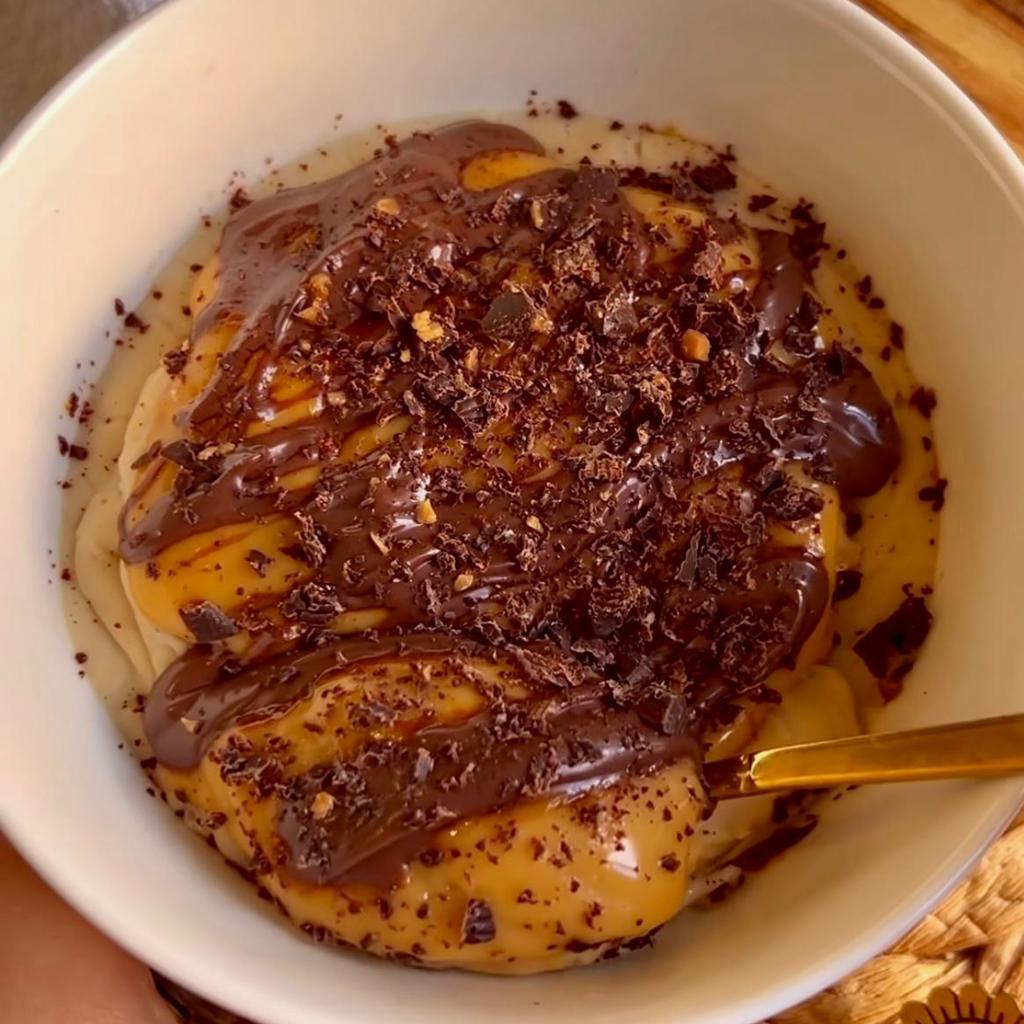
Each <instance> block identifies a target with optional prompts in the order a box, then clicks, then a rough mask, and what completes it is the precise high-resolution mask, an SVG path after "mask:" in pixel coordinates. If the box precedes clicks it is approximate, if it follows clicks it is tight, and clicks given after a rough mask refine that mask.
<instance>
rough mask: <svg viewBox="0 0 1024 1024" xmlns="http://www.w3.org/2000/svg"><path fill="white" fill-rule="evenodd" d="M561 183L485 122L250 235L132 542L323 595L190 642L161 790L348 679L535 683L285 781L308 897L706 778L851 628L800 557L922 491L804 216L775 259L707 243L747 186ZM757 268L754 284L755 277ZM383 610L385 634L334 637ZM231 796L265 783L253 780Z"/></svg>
mask: <svg viewBox="0 0 1024 1024" xmlns="http://www.w3.org/2000/svg"><path fill="white" fill-rule="evenodd" d="M509 151H514V152H517V153H519V154H521V155H522V156H521V160H522V165H523V168H524V173H523V174H522V175H521V176H518V177H515V178H514V179H512V180H508V181H506V182H504V183H502V184H500V185H498V186H496V187H488V186H487V185H486V182H485V184H484V186H483V187H477V186H475V185H474V183H473V181H471V180H470V177H471V176H470V175H469V169H470V168H472V167H473V166H477V167H479V166H480V161H481V160H484V159H486V157H487V156H488V155H489V154H497V153H507V152H509ZM541 157H542V151H541V148H540V147H539V146H538V145H537V143H536V142H535V141H534V140H533V139H531V138H530V137H529V136H528V135H526V134H524V133H523V132H521V131H519V130H518V129H515V128H511V127H507V126H503V125H498V124H488V123H484V122H467V123H462V124H457V125H453V126H451V127H449V128H446V129H443V130H440V131H437V132H434V133H430V134H416V135H413V136H412V137H410V138H408V139H406V140H404V141H402V142H400V143H393V144H391V145H389V146H388V148H387V150H386V151H385V152H383V153H382V154H380V155H379V156H377V157H375V158H374V159H373V160H371V161H369V162H368V163H366V164H364V165H362V166H360V167H357V168H356V169H355V170H353V171H350V172H348V173H346V174H343V175H341V176H339V177H337V178H334V179H331V180H329V181H326V182H323V183H320V184H315V185H311V186H309V187H305V188H299V189H294V190H291V191H288V192H283V193H280V194H278V195H276V196H273V197H271V198H269V199H266V200H263V201H260V202H256V203H252V204H251V205H248V206H246V207H245V208H244V209H242V210H240V211H239V212H238V213H237V214H236V215H235V216H234V217H233V218H232V220H231V221H230V222H229V224H228V226H227V228H226V229H225V232H224V236H223V239H222V243H221V246H220V250H219V257H218V258H219V278H218V282H217V287H216V291H215V293H214V294H213V296H212V298H211V301H209V302H208V304H207V305H206V306H205V307H204V308H203V309H202V311H201V312H200V313H199V315H198V316H197V317H196V320H195V324H194V330H193V335H192V345H193V346H194V347H195V349H197V350H198V347H199V342H200V340H201V339H202V338H203V337H204V336H208V335H209V334H210V333H211V332H217V331H220V332H230V338H231V340H230V343H229V344H228V346H227V348H226V349H225V350H224V351H223V352H221V353H220V355H219V357H218V359H217V363H216V367H215V369H213V371H212V374H211V375H210V376H209V379H208V381H207V383H206V384H205V386H204V387H203V388H202V390H201V391H200V393H199V394H198V395H197V397H196V398H195V400H194V401H193V402H192V403H191V404H190V405H189V406H188V407H186V408H183V409H181V410H180V412H179V414H178V417H177V425H178V427H179V428H180V432H181V437H180V438H179V439H177V440H175V441H173V442H170V443H167V444H164V445H162V446H156V447H155V448H154V449H153V450H151V451H150V452H149V453H147V455H146V456H145V457H144V459H143V460H141V462H140V464H139V467H138V468H139V473H140V479H139V483H138V486H137V487H136V490H135V493H134V494H133V495H132V496H131V497H130V498H129V499H128V501H127V502H126V504H125V507H124V509H123V511H122V516H121V554H122V557H123V558H124V560H125V561H126V562H127V563H128V564H129V565H135V564H143V563H146V564H150V565H152V564H153V559H154V558H155V556H157V555H158V554H159V553H160V552H162V551H164V550H166V549H167V548H168V547H170V546H171V545H174V544H177V543H179V542H181V541H183V540H186V539H188V538H191V537H196V536H199V535H200V534H202V533H204V532H206V531H210V530H212V529H214V528H217V527H223V526H230V525H233V524H243V523H258V524H261V523H266V522H268V521H271V520H275V521H276V520H278V519H280V520H281V521H282V522H284V523H287V525H288V529H289V530H291V531H292V532H293V534H294V538H295V540H294V544H292V545H291V546H290V548H289V550H288V554H289V556H290V557H292V558H294V559H295V560H296V561H297V562H298V564H299V565H301V567H302V571H301V573H300V574H299V575H298V576H297V578H296V580H295V582H294V584H293V585H291V586H290V587H289V588H287V589H286V590H285V591H283V592H281V593H278V594H272V595H269V596H268V595H267V594H265V593H264V594H260V595H252V596H251V597H249V596H246V595H245V594H244V593H243V594H240V595H239V601H238V603H237V604H236V605H235V606H232V607H230V608H221V607H218V606H216V605H212V604H210V603H209V602H203V603H201V604H198V605H196V606H194V607H189V608H187V609H183V610H182V618H183V619H184V621H185V623H186V624H187V626H188V627H189V629H190V631H191V634H192V636H193V637H194V639H195V640H196V641H197V643H196V645H195V646H193V647H192V648H191V649H190V650H189V651H188V652H187V653H186V654H185V655H184V656H183V657H182V658H181V659H180V660H179V661H178V662H177V663H175V664H174V665H172V666H171V667H170V668H169V669H168V670H167V671H166V672H165V673H164V674H163V676H162V677H161V678H160V679H159V680H158V682H157V684H156V687H155V689H154V691H153V693H152V694H151V696H150V698H149V701H148V704H147V707H146V712H145V722H146V729H147V733H148V735H149V738H150V740H151V742H152V744H153V750H154V754H155V756H156V757H157V758H158V759H159V760H160V761H161V762H163V763H164V764H166V765H168V766H171V767H175V768H185V769H187V768H190V767H192V766H194V765H196V764H197V763H198V762H199V760H200V759H201V758H202V757H203V756H204V753H206V751H208V750H209V749H210V747H211V745H212V744H213V743H214V741H215V740H216V738H217V737H218V736H219V735H221V734H222V733H223V732H224V730H225V729H226V728H228V727H229V726H230V725H231V724H232V723H233V722H237V721H239V720H246V721H251V720H253V719H254V718H258V717H259V716H261V715H264V716H266V715H274V714H278V713H280V712H281V709H283V708H287V707H288V706H289V705H292V704H294V703H295V702H296V701H298V700H300V699H303V698H304V697H306V696H308V695H309V694H310V693H311V691H312V689H313V687H314V686H315V685H317V684H318V683H319V682H320V681H321V680H323V679H325V678H327V677H328V676H329V673H330V672H331V671H332V670H333V669H335V668H337V667H338V666H340V665H344V664H348V663H351V662H353V661H360V662H372V661H373V660H374V659H380V658H385V657H392V658H393V657H395V656H398V657H409V658H415V657H423V656H428V655H429V656H431V657H445V658H456V659H457V658H459V657H462V656H467V655H472V656H473V657H491V658H495V659H498V658H500V659H502V660H503V661H508V662H510V663H514V664H515V665H517V666H519V667H520V668H521V669H522V678H523V679H524V680H525V681H526V685H527V686H528V687H529V691H530V692H529V698H528V699H527V700H525V701H523V702H521V706H517V707H515V708H514V709H513V708H512V706H511V705H506V703H504V702H503V699H502V698H501V697H500V696H499V695H493V697H492V698H489V701H488V709H487V710H486V711H485V712H483V713H481V714H478V715H476V716H474V717H473V718H471V719H469V720H467V721H465V722H462V723H460V724H457V725H446V726H443V727H441V726H431V725H430V723H423V725H422V728H420V729H419V731H418V732H416V733H415V734H413V735H410V736H409V737H407V738H406V739H407V742H405V741H403V742H398V741H394V740H389V741H388V742H387V743H386V744H382V745H381V747H380V749H369V748H364V749H361V750H360V751H359V752H358V753H357V754H356V755H354V756H353V758H352V760H351V761H346V762H344V763H335V764H331V765H324V766H320V767H318V768H317V769H315V770H314V771H313V772H310V773H308V774H306V775H304V776H302V777H301V778H299V779H297V780H296V779H291V780H289V782H288V783H287V785H284V784H282V789H281V792H280V793H279V794H278V795H279V796H280V797H281V798H282V801H283V803H282V806H283V810H282V811H281V818H280V822H279V825H280V834H281V837H282V839H283V840H284V842H285V845H286V847H287V850H288V857H289V863H290V866H291V870H292V871H293V872H294V873H295V874H296V875H297V876H299V877H301V878H303V879H305V880H307V881H314V882H316V883H318V884H323V883H325V882H343V881H353V880H362V881H372V882H373V883H374V884H383V880H384V878H385V876H391V875H392V874H393V872H394V871H395V870H396V868H397V866H400V865H401V863H402V862H403V861H405V860H407V859H408V858H409V857H411V856H415V855H418V854H419V853H420V852H422V850H423V849H424V848H425V845H426V840H425V837H429V835H430V834H431V833H432V831H433V830H436V829H438V828H440V827H443V826H445V825H449V824H450V823H451V822H452V821H453V820H458V819H459V818H463V817H467V816H471V815H474V814H480V813H485V812H487V811H490V810H494V809H497V808H500V807H502V806H504V805H507V804H510V803H514V802H517V801H521V800H525V799H536V798H541V797H547V798H552V799H569V798H571V797H572V796H574V795H576V794H577V793H579V792H583V791H585V790H586V789H588V788H592V787H594V786H600V785H604V784H607V783H608V782H609V781H610V780H614V779H616V778H621V777H622V776H623V775H629V774H639V773H644V772H648V771H650V770H652V769H653V768H655V767H658V766H660V765H664V764H665V763H668V762H670V761H672V760H674V759H677V758H679V757H682V756H684V755H690V756H695V755H696V751H697V750H698V749H699V744H698V743H697V742H696V741H697V740H698V739H699V737H700V736H701V735H702V733H704V732H706V730H708V729H709V728H711V727H712V726H714V725H715V724H717V723H721V722H722V721H724V720H727V719H728V718H729V716H730V715H731V714H734V713H735V709H736V707H737V701H739V700H741V699H744V700H758V699H763V700H770V699H772V693H771V691H770V690H769V689H768V688H767V687H766V686H765V681H766V680H767V679H768V677H769V675H770V674H771V672H772V671H774V670H775V669H777V668H779V667H782V666H787V665H792V664H793V663H794V661H795V659H796V657H797V655H798V654H799V652H800V650H801V648H802V647H803V646H804V644H805V642H806V641H807V640H808V638H809V637H810V636H811V635H812V633H813V632H814V630H815V628H816V627H817V626H818V624H819V622H820V621H821V619H822V615H823V613H824V611H825V609H826V608H827V606H828V603H829V600H830V596H831V586H832V584H831V581H830V579H829V575H828V572H827V570H826V568H825V566H824V564H823V562H822V560H821V558H820V552H819V551H817V550H816V549H815V546H814V544H813V543H808V542H806V537H807V536H808V535H809V534H808V532H807V531H806V530H805V531H804V533H803V534H802V536H803V537H804V541H803V542H798V541H797V540H794V536H795V535H796V532H797V529H798V527H799V526H800V525H801V524H805V525H806V524H807V523H811V524H813V522H814V520H815V517H816V516H818V515H819V514H820V512H821V510H822V507H823V504H824V503H825V501H826V500H827V496H828V495H829V494H834V495H836V496H837V500H839V501H840V502H846V501H848V500H849V499H852V498H856V497H862V496H866V495H869V494H872V493H874V492H875V491H877V490H878V489H879V488H880V487H881V486H882V485H883V484H884V483H885V481H886V480H887V479H888V478H889V476H890V475H891V473H892V472H893V470H894V469H895V467H896V466H897V464H898V462H899V453H900V438H899V435H898V432H897V429H896V425H895V422H894V420H893V416H892V410H891V409H890V407H889V405H888V403H887V402H886V400H885V398H884V397H883V396H882V394H881V392H880V391H879V389H878V387H877V386H876V384H875V382H874V380H873V379H872V377H871V375H870V374H869V373H868V372H867V370H866V369H865V368H864V366H863V365H862V364H861V363H860V362H859V361H858V360H857V359H856V358H855V357H854V356H853V355H852V353H850V352H848V351H846V350H844V349H842V348H841V347H839V346H836V345H832V346H830V345H827V344H826V343H824V342H823V341H822V339H821V337H820V336H819V334H818V331H817V324H818V321H819V319H820V317H821V315H822V310H821V308H820V306H819V304H818V303H817V301H816V300H815V298H814V296H813V295H812V293H811V292H810V291H809V290H808V285H809V271H810V269H811V268H812V267H813V264H814V261H815V259H816V258H817V256H816V253H817V251H818V250H819V248H820V245H821V231H820V225H816V224H815V223H814V221H813V219H812V218H810V217H809V216H808V214H807V213H806V211H804V212H803V213H802V214H801V215H800V216H798V217H797V218H796V219H795V221H794V230H793V232H791V233H787V232H781V231H770V232H753V231H751V230H750V229H747V228H745V227H744V226H743V225H741V224H739V223H736V222H733V221H728V220H723V219H722V218H721V217H719V216H718V215H717V214H716V212H715V209H714V207H713V205H712V203H711V202H710V198H709V193H708V182H709V181H712V182H713V181H715V180H716V179H717V178H719V177H721V175H715V174H706V173H705V174H694V173H692V169H690V170H688V169H686V168H680V169H679V170H678V171H677V172H675V173H673V174H671V175H659V176H650V175H645V174H643V172H640V171H638V170H636V169H622V168H608V167H597V166H592V165H588V164H583V165H581V166H579V167H576V168H564V167H554V166H548V165H547V164H546V163H545V162H544V161H543V160H541ZM531 161H532V162H531ZM698 170H706V169H698ZM638 196H639V197H640V198H639V199H638V198H637V197H638ZM660 197H666V198H669V197H670V198H671V200H672V202H673V203H674V204H680V203H681V204H684V206H685V208H686V209H687V210H689V211H690V214H689V216H688V218H687V219H686V220H685V223H684V224H683V227H682V228H681V229H678V230H677V228H676V227H674V226H673V225H672V224H666V223H665V220H664V218H663V217H662V218H660V219H659V218H658V217H652V216H650V215H649V214H645V213H644V212H643V211H644V209H645V208H646V207H645V203H646V204H647V206H649V205H650V203H651V202H655V203H656V202H657V201H658V199H659V198H660ZM641 200H643V201H641ZM675 208H676V207H675V206H673V209H675ZM680 230H683V231H684V233H685V239H684V241H683V242H682V243H680V241H679V238H678V235H679V231H680ZM740 237H744V238H746V239H747V240H748V241H749V245H750V248H751V251H754V252H756V253H758V254H759V261H755V260H752V259H751V258H750V257H749V256H747V257H744V256H743V252H742V251H741V252H740V255H739V257H736V255H735V251H736V247H735V244H734V243H735V242H736V240H737V238H740ZM192 355H193V353H192V352H189V351H186V352H185V353H183V354H182V355H181V356H179V357H176V358H174V359H172V360H170V361H169V362H168V366H167V369H168V372H170V373H172V374H179V373H181V372H183V370H184V367H185V366H186V365H187V363H188V360H189V359H190V358H192ZM284 379H287V380H288V382H289V385H290V386H289V390H288V398H287V402H286V401H285V400H284V399H282V397H281V391H280V389H279V388H277V385H278V384H280V382H281V381H282V380H284ZM289 403H290V405H289ZM297 403H299V404H301V403H304V404H302V408H303V409H304V414H303V415H301V416H298V417H295V418H289V417H288V416H285V415H282V414H283V413H284V412H287V410H288V409H289V408H290V407H292V406H295V405H296V404H297ZM368 429H369V430H372V434H373V437H374V439H375V440H374V443H373V444H372V445H360V444H354V443H353V441H352V439H353V438H356V437H359V436H365V435H366V434H367V432H368ZM158 480H163V481H168V480H169V481H170V483H169V484H168V485H167V486H165V487H164V488H163V490H162V491H161V490H159V489H157V488H156V486H155V485H156V482H157V481H158ZM810 534H813V529H812V530H811V531H810ZM274 557H275V555H274V553H272V552H264V551H261V550H253V551H252V552H250V564H251V565H252V566H253V568H254V569H256V570H257V571H260V570H261V569H262V568H264V567H265V566H266V565H268V564H269V563H270V561H271V560H272V559H273V558H274ZM154 571H156V570H155V569H154ZM359 610H377V611H378V612H379V613H380V618H379V621H378V623H377V625H376V626H375V628H374V629H373V630H372V631H369V632H367V633H365V634H364V635H362V636H359V637H344V636H342V635H340V633H339V632H338V628H339V627H338V623H339V621H340V618H341V617H343V616H344V615H345V614H346V613H349V612H353V611H359ZM224 770H225V771H235V772H250V773H253V774H254V775H255V774H258V772H259V770H260V766H258V765H253V764H249V763H247V762H246V759H245V757H244V752H239V753H238V756H237V757H236V758H235V759H234V760H233V761H232V762H231V764H227V763H225V765H224ZM268 784H269V785H272V784H273V783H272V782H270V783H268ZM314 792H317V793H320V792H324V793H328V794H329V795H330V797H331V801H332V805H333V806H334V807H336V808H337V809H338V812H337V813H335V814H334V815H333V816H332V818H331V822H330V824H329V826H328V825H323V824H322V823H320V822H319V821H316V820H314V819H313V818H311V817H310V814H309V811H308V807H309V802H310V801H309V794H310V793H314ZM371 865H372V867H371Z"/></svg>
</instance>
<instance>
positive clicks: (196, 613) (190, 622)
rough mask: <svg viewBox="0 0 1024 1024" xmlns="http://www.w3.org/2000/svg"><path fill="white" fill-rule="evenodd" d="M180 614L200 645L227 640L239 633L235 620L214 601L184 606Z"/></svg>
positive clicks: (197, 602)
mask: <svg viewBox="0 0 1024 1024" xmlns="http://www.w3.org/2000/svg"><path fill="white" fill-rule="evenodd" d="M178 614H179V615H180V616H181V621H182V622H184V623H185V625H186V626H187V627H188V629H189V630H190V631H191V633H192V635H193V636H194V637H195V638H196V640H198V641H199V643H213V642H215V641H217V640H226V639H227V638H228V637H229V636H234V635H235V634H236V633H237V632H238V626H237V625H236V623H235V621H234V619H232V618H230V617H229V616H228V615H225V614H224V612H223V611H222V610H221V609H220V608H219V607H218V606H217V605H215V604H214V603H213V602H212V601H195V602H192V603H191V604H187V605H184V606H183V607H182V608H181V609H180V610H179V612H178Z"/></svg>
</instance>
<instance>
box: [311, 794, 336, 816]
mask: <svg viewBox="0 0 1024 1024" xmlns="http://www.w3.org/2000/svg"><path fill="white" fill-rule="evenodd" d="M309 809H310V811H311V812H312V814H313V817H314V818H316V820H317V821H323V820H324V818H326V817H327V815H328V814H330V813H331V811H333V810H334V797H333V796H331V794H330V793H325V792H320V793H317V795H316V796H315V797H313V802H312V803H311V804H310V807H309Z"/></svg>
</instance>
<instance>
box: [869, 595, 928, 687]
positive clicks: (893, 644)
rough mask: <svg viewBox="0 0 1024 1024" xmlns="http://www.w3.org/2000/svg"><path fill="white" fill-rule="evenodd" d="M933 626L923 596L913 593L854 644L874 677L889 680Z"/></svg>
mask: <svg viewBox="0 0 1024 1024" xmlns="http://www.w3.org/2000/svg"><path fill="white" fill-rule="evenodd" d="M931 625H932V614H931V612H930V611H929V610H928V605H927V604H926V603H925V600H924V598H923V597H920V596H919V595H916V594H913V595H911V596H910V597H907V598H904V600H903V603H902V604H901V605H900V606H899V608H897V609H896V611H894V612H893V613H892V615H890V616H889V617H888V618H885V619H883V620H882V621H881V622H879V623H876V624H875V625H874V626H872V627H871V629H869V630H868V632H867V633H865V634H864V635H863V636H862V637H861V638H860V639H859V640H858V641H857V642H856V643H855V644H854V645H853V649H854V651H855V652H856V653H857V654H858V655H860V657H861V660H862V661H863V662H864V664H865V665H867V667H868V669H869V670H870V672H871V674H872V675H873V676H875V677H877V678H878V679H887V678H889V677H890V676H891V675H892V674H893V673H894V672H896V673H899V672H901V671H902V670H903V666H904V663H905V661H906V659H907V658H909V657H912V656H913V655H914V654H916V653H917V651H918V650H919V649H920V647H921V645H922V644H923V643H924V641H925V638H926V637H927V636H928V632H929V630H930V629H931Z"/></svg>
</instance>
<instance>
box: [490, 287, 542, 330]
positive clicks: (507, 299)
mask: <svg viewBox="0 0 1024 1024" xmlns="http://www.w3.org/2000/svg"><path fill="white" fill-rule="evenodd" d="M532 319H533V309H532V307H531V305H530V300H529V299H528V298H527V297H526V295H524V294H523V292H520V291H504V292H502V293H501V294H500V295H498V296H497V297H496V298H495V299H494V300H493V301H492V302H491V304H490V306H489V307H488V309H487V312H486V313H485V314H484V318H483V319H482V320H481V321H480V326H481V328H482V329H483V331H484V333H485V334H487V335H488V336H489V337H491V338H493V339H494V340H495V341H503V342H515V341H521V340H522V339H523V338H525V337H526V336H527V335H528V334H529V333H530V322H531V320H532Z"/></svg>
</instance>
